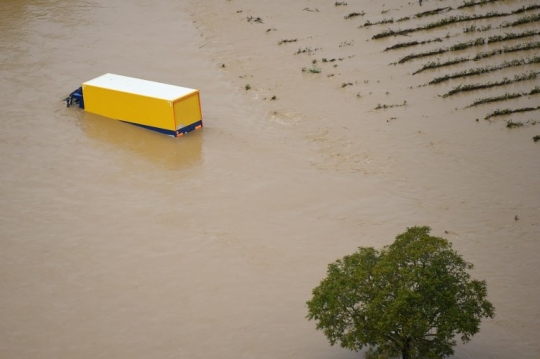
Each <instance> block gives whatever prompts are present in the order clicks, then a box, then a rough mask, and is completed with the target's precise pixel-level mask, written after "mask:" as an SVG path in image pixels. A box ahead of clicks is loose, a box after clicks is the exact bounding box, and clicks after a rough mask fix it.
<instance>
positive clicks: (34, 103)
mask: <svg viewBox="0 0 540 359" xmlns="http://www.w3.org/2000/svg"><path fill="white" fill-rule="evenodd" d="M467 3H470V2H467ZM462 4H464V2H463V1H451V0H446V1H435V0H430V1H423V3H422V6H420V4H419V3H418V2H410V3H406V2H401V1H397V0H392V1H387V2H377V1H358V2H354V3H353V2H352V1H348V4H346V5H344V4H341V5H337V3H336V2H333V1H331V2H327V1H322V0H305V1H301V2H297V3H295V2H290V1H284V0H276V1H273V2H264V1H251V2H241V1H238V0H230V1H226V0H222V1H221V0H219V1H212V2H207V1H187V0H186V1H181V2H176V3H174V4H172V3H171V2H169V1H164V0H163V1H162V0H159V1H153V2H147V1H146V2H145V1H140V0H136V1H129V2H128V1H123V0H113V1H105V0H78V1H67V0H56V1H54V0H49V1H31V0H3V1H2V2H1V3H0V33H1V34H2V36H1V37H0V79H1V81H0V118H1V121H0V151H1V153H2V156H1V157H0V174H1V175H0V263H1V264H0V276H1V277H0V278H1V280H2V281H1V283H2V284H1V291H0V318H2V320H1V321H0V332H1V333H2V339H1V340H0V357H2V358H17V359H19V358H50V357H54V358H70V359H72V358H100V357H102V358H111V357H116V358H172V357H174V358H184V357H185V358H203V357H204V358H207V357H217V358H238V357H247V358H253V357H257V358H291V357H296V358H325V359H327V358H336V359H337V358H339V359H345V358H357V357H359V354H357V353H352V352H348V351H345V350H342V349H340V348H336V347H330V346H329V345H328V343H327V341H326V338H325V337H324V336H323V334H322V333H320V332H316V331H315V325H314V323H312V322H307V320H306V319H305V315H306V308H305V301H306V300H308V299H309V298H310V294H311V289H312V288H313V287H315V286H316V285H317V284H318V283H319V280H320V279H321V278H322V277H323V276H324V275H325V271H326V265H327V264H328V263H329V262H331V261H334V260H335V259H337V258H338V257H342V256H344V255H346V254H349V253H351V252H353V251H354V250H355V249H356V247H358V246H376V247H381V246H383V245H385V244H388V243H390V242H392V241H393V239H394V236H395V235H396V234H398V233H401V232H403V231H404V230H405V228H406V227H408V226H413V225H429V226H431V227H432V228H433V233H434V234H436V235H440V236H443V237H445V238H448V239H449V240H451V241H452V242H453V244H454V247H455V248H456V249H457V250H458V251H459V252H460V253H461V254H463V255H464V257H465V259H466V260H468V261H471V262H472V263H474V264H475V265H476V269H475V271H474V275H475V276H476V277H478V278H480V279H486V280H487V283H488V290H489V299H490V300H491V302H492V303H493V304H494V305H495V308H496V317H495V318H494V319H493V320H487V321H485V322H484V323H483V326H482V330H481V332H480V333H479V334H478V335H476V336H475V337H473V339H472V341H471V342H470V343H468V344H466V345H459V346H458V347H457V348H456V355H455V358H508V357H515V358H531V359H532V358H538V357H539V356H540V345H539V344H538V341H537V337H538V334H539V333H540V309H539V308H538V305H537V299H536V298H537V297H538V296H540V281H538V279H537V275H536V273H537V272H538V271H539V270H540V264H539V262H538V259H537V257H538V254H539V253H540V243H539V238H540V191H539V190H538V184H539V183H540V161H538V153H539V152H538V151H540V143H535V142H534V140H533V137H534V136H536V135H540V123H538V124H536V122H537V121H538V120H540V119H539V117H538V114H539V113H540V111H539V110H538V109H537V107H538V105H539V99H540V94H537V93H536V92H535V91H534V89H535V88H537V86H539V85H540V81H539V80H538V78H536V77H534V76H536V75H532V74H536V73H537V72H539V71H540V66H539V64H538V63H537V62H535V61H536V60H534V59H535V58H536V59H537V58H538V56H539V52H538V48H537V47H535V46H536V45H534V44H535V43H538V41H539V40H540V35H538V34H537V32H538V31H539V25H538V24H539V23H538V22H537V21H535V20H534V19H535V18H534V16H538V14H540V9H536V8H534V6H535V5H536V4H535V2H534V1H524V0H508V1H502V0H501V1H495V2H492V3H488V4H485V5H475V6H468V7H464V8H461V9H458V7H459V6H460V5H462ZM531 6H532V7H531ZM529 7H531V8H529ZM519 9H523V11H521V10H519ZM424 12H428V13H427V14H425V15H421V16H418V14H421V13H424ZM490 12H491V13H493V12H497V13H499V15H498V16H493V17H488V18H482V19H474V21H469V20H464V19H463V17H464V16H480V15H485V14H488V13H490ZM351 14H357V15H353V16H350V15H351ZM451 16H455V17H456V19H457V17H460V16H461V17H462V18H461V19H462V20H463V21H461V22H457V23H450V24H445V25H443V26H440V27H433V28H429V29H419V30H415V31H413V32H409V33H405V34H401V35H399V34H394V35H395V36H387V37H382V38H374V37H375V36H376V35H377V34H381V33H384V32H385V31H389V30H391V31H394V32H397V31H398V30H406V29H415V28H419V27H421V26H428V25H429V24H432V23H434V22H437V21H441V20H442V19H448V18H449V17H451ZM406 17H408V19H404V18H406ZM524 17H529V18H530V22H523V23H521V24H516V25H513V26H510V25H509V26H507V25H508V24H512V23H513V22H516V21H518V20H519V19H521V18H524ZM390 19H393V20H392V22H391V21H390ZM398 20H400V21H399V22H398ZM367 21H369V22H370V23H371V24H368V25H367V26H366V22H367ZM519 21H525V20H519ZM527 21H529V20H527ZM377 23H378V24H377ZM473 25H474V27H473ZM429 26H434V25H429ZM500 26H507V27H500ZM509 33H512V34H516V35H515V36H516V37H515V38H510V37H509V38H504V39H502V38H501V37H505V36H508V35H507V34H509ZM518 34H519V36H518ZM496 37H497V38H496ZM478 38H482V39H483V40H482V41H480V40H478ZM415 41H416V42H418V44H405V45H404V43H413V42H415ZM527 44H529V45H527ZM396 45H397V46H398V47H397V48H393V49H387V48H389V47H392V46H396ZM517 46H522V47H524V48H517ZM525 47H526V48H525ZM505 48H506V49H510V48H515V50H512V51H507V50H505V51H502V52H500V53H495V52H493V51H495V50H497V49H505ZM385 49H387V50H386V51H385ZM439 51H440V52H439ZM428 52H438V53H437V54H429V53H428ZM490 52H492V53H493V54H492V55H486V56H484V55H482V56H483V57H482V58H481V59H477V60H474V58H475V57H476V56H478V54H481V53H484V54H488V53H490ZM416 54H421V55H420V56H418V57H413V58H411V59H410V60H408V59H407V60H405V61H403V62H402V63H399V62H400V60H402V59H404V58H406V57H407V56H409V57H410V55H416ZM457 59H465V60H463V61H457ZM450 61H455V63H454V64H448V65H447V66H441V67H439V66H438V65H440V64H444V63H446V62H450ZM513 61H514V62H513ZM430 63H433V64H434V65H429V64H430ZM503 64H514V65H512V66H510V65H507V66H506V65H504V66H503ZM429 66H431V67H429ZM424 67H426V68H425V69H424ZM497 67H500V68H497ZM471 69H472V70H471ZM474 69H480V70H474ZM419 70H421V71H420V72H418V71H419ZM471 71H478V72H480V74H478V75H476V74H474V75H472V74H471ZM108 72H110V73H117V74H121V75H126V76H133V77H138V78H143V79H147V80H152V81H160V82H165V83H170V84H175V85H179V86H185V87H191V88H197V89H199V90H200V91H201V98H202V110H203V116H204V124H205V127H204V129H203V130H202V131H196V132H192V133H190V134H189V135H187V136H184V137H182V138H179V139H174V138H169V137H166V136H163V135H161V134H157V133H153V132H150V131H147V130H144V129H141V128H137V127H134V126H131V125H128V124H125V123H120V122H116V121H111V120H109V119H106V118H102V117H99V116H96V115H92V114H88V113H85V112H83V111H80V110H78V109H75V108H66V107H65V103H63V102H62V99H63V98H65V96H66V95H67V94H69V92H71V91H72V90H74V89H75V88H77V87H78V86H80V84H81V83H82V82H84V81H87V80H89V79H92V78H95V77H97V76H100V75H102V74H104V73H108ZM415 72H416V73H415ZM460 73H462V74H461V75H459V76H456V75H458V74H460ZM522 74H525V76H530V78H527V79H523V80H522V81H513V80H515V79H516V77H515V76H520V75H522ZM445 76H447V77H450V76H454V77H453V78H445ZM435 78H441V79H442V78H444V79H443V80H437V81H439V82H437V83H432V84H429V83H430V82H432V81H433V80H434V79H435ZM505 79H506V80H509V81H512V82H508V83H502V82H504V81H506V80H505ZM493 83H501V84H499V85H496V86H490V87H486V86H484V87H482V88H479V89H472V90H470V91H460V92H456V93H452V94H451V95H447V96H445V94H448V93H449V92H450V91H452V90H454V89H455V88H462V89H463V88H466V87H465V86H467V85H474V84H484V85H486V84H493ZM459 86H461V87H459ZM507 94H508V95H507ZM516 94H517V95H519V96H517V95H516ZM476 101H480V103H478V104H475V105H473V103H474V102H476ZM471 105H473V106H471ZM521 109H529V110H521ZM506 110H508V111H510V112H508V111H506ZM486 117H487V118H486ZM477 119H478V120H477ZM509 123H513V124H516V125H510V126H509ZM516 218H517V219H516ZM360 356H361V354H360Z"/></svg>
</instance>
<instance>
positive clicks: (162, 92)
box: [83, 74, 197, 101]
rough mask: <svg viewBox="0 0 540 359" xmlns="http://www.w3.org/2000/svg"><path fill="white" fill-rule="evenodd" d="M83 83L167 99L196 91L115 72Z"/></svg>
mask: <svg viewBox="0 0 540 359" xmlns="http://www.w3.org/2000/svg"><path fill="white" fill-rule="evenodd" d="M85 85H89V86H95V87H101V88H107V89H111V90H117V91H122V92H127V93H133V94H137V95H142V96H148V97H153V98H159V99H163V100H168V101H173V100H176V99H178V98H180V97H184V96H186V95H189V94H191V93H194V92H196V91H197V90H194V89H190V88H187V87H180V86H174V85H168V84H164V83H160V82H154V81H147V80H141V79H137V78H134V77H127V76H121V75H115V74H105V75H102V76H99V77H96V78H95V79H93V80H90V81H87V82H85V83H83V86H85Z"/></svg>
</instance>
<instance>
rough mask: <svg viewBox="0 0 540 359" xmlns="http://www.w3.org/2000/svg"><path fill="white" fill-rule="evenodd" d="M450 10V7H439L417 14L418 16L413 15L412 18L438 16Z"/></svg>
mask: <svg viewBox="0 0 540 359" xmlns="http://www.w3.org/2000/svg"><path fill="white" fill-rule="evenodd" d="M450 10H452V8H451V7H450V6H447V7H440V8H437V9H435V10H429V11H424V12H419V13H418V14H416V15H414V16H413V17H415V18H420V17H424V16H431V15H437V14H440V13H443V12H448V11H450Z"/></svg>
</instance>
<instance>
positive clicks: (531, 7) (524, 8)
mask: <svg viewBox="0 0 540 359" xmlns="http://www.w3.org/2000/svg"><path fill="white" fill-rule="evenodd" d="M538 9H540V4H535V5H529V6H522V7H520V8H519V9H517V10H514V11H512V14H521V13H522V12H527V11H531V10H538ZM533 16H534V15H533ZM518 21H519V19H518Z"/></svg>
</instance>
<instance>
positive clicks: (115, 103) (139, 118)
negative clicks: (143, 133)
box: [83, 85, 176, 131]
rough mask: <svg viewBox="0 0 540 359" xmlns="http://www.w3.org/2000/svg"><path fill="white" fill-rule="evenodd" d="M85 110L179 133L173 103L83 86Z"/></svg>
mask: <svg viewBox="0 0 540 359" xmlns="http://www.w3.org/2000/svg"><path fill="white" fill-rule="evenodd" d="M83 91H84V105H85V110H86V111H88V112H92V113H95V114H98V115H101V116H106V117H109V118H112V119H116V120H121V121H126V122H131V123H135V124H139V125H143V126H149V127H156V128H159V129H165V130H172V131H175V130H176V128H175V122H174V111H173V107H172V103H171V102H169V101H167V100H164V99H158V98H152V97H147V96H141V95H137V94H132V93H128V92H121V91H116V90H111V89H107V88H101V87H96V86H91V85H83Z"/></svg>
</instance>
